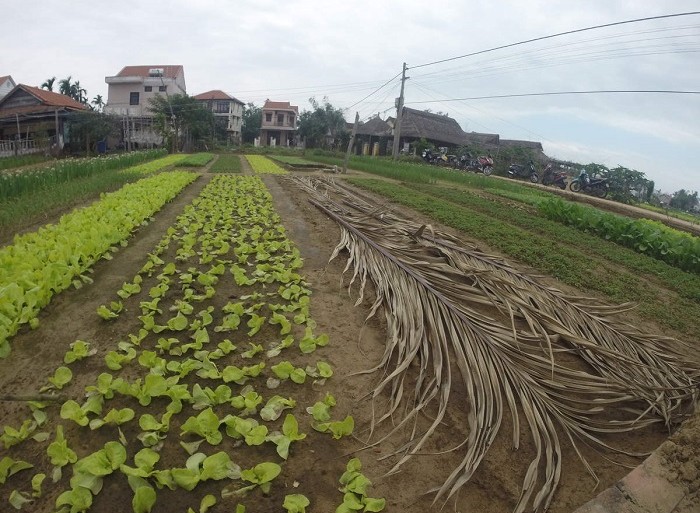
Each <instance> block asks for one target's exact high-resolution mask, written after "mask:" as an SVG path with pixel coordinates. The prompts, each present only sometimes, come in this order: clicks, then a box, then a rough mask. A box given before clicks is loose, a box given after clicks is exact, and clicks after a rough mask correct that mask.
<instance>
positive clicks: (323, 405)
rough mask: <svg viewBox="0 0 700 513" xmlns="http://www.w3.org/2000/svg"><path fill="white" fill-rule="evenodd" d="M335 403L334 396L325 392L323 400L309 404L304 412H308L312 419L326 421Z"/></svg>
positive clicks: (329, 417)
mask: <svg viewBox="0 0 700 513" xmlns="http://www.w3.org/2000/svg"><path fill="white" fill-rule="evenodd" d="M335 404H336V402H335V397H333V396H332V395H331V394H328V393H327V394H326V396H325V397H324V398H323V401H317V402H316V403H315V404H314V405H313V406H309V407H308V408H306V412H307V413H308V414H310V415H311V416H312V417H313V418H314V420H316V421H318V422H326V421H329V420H331V408H332V407H333V406H335Z"/></svg>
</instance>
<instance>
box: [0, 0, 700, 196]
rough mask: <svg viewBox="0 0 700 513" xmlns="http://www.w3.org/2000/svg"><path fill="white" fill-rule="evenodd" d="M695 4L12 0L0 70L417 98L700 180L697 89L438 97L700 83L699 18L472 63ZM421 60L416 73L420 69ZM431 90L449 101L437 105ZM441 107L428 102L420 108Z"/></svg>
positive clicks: (482, 125)
mask: <svg viewBox="0 0 700 513" xmlns="http://www.w3.org/2000/svg"><path fill="white" fill-rule="evenodd" d="M689 11H700V1H698V0H692V1H691V0H667V1H664V2H660V1H658V0H626V1H622V0H619V1H618V0H586V1H578V2H575V1H573V0H518V1H515V0H511V1H505V0H501V1H493V0H470V1H469V2H465V1H454V0H453V1H443V0H434V1H431V2H425V1H423V0H401V1H389V0H385V1H376V0H374V1H366V0H355V1H353V2H333V1H328V0H326V1H310V0H309V1H307V0H287V1H285V2H279V1H271V0H236V1H233V0H231V1H224V0H197V1H194V0H193V1H184V0H168V1H162V0H148V1H143V0H138V1H136V0H121V1H120V2H116V3H115V2H112V1H109V2H107V1H100V0H90V1H87V0H72V1H71V2H68V3H66V2H58V1H42V0H30V1H28V2H4V4H3V16H2V21H0V48H1V49H2V50H3V51H2V53H1V54H0V55H1V57H0V75H5V74H9V75H12V77H13V78H14V79H15V81H16V82H18V83H25V84H29V85H35V86H38V85H40V84H41V83H42V82H43V81H44V80H45V79H46V78H49V77H52V76H56V77H57V78H58V79H59V80H60V79H61V78H65V77H66V76H69V75H70V76H72V77H73V78H74V79H78V80H80V83H81V85H82V86H83V87H85V88H86V89H87V91H88V94H89V95H90V98H93V97H94V96H95V95H97V94H101V95H102V96H103V97H104V98H105V99H106V98H107V85H106V84H105V82H104V77H105V76H112V75H116V74H117V73H118V72H119V71H120V70H121V68H122V67H123V66H126V65H158V64H182V65H183V66H184V68H185V78H186V82H187V92H188V93H189V94H191V95H194V94H198V93H201V92H204V91H208V90H211V89H222V90H224V91H226V92H228V93H230V94H232V95H234V96H235V97H237V98H239V99H240V100H242V101H244V102H246V103H247V102H254V103H255V104H257V105H261V104H262V102H264V100H265V99H266V98H269V99H271V100H276V101H287V100H288V101H291V102H292V103H293V104H296V105H299V107H300V109H302V110H303V109H308V108H309V103H308V98H309V97H311V96H314V97H316V98H317V99H318V100H322V98H323V97H324V96H327V97H328V99H329V101H330V103H331V104H333V105H334V106H336V107H341V108H348V107H351V106H352V108H351V109H349V110H348V112H347V115H346V118H347V119H348V120H349V121H350V120H352V119H354V113H355V111H356V110H358V111H359V112H360V116H361V117H362V118H367V117H369V116H371V115H372V114H377V113H381V116H382V118H385V117H386V116H387V115H395V111H393V109H392V107H393V105H394V98H395V97H396V96H398V87H399V82H398V80H394V81H392V82H391V83H390V84H389V85H387V86H386V87H385V88H383V89H381V90H380V91H378V92H377V93H375V94H374V95H372V96H370V97H369V98H368V99H367V100H365V101H363V102H361V103H359V104H358V105H355V106H353V104H355V103H356V102H358V101H359V100H361V99H362V98H364V97H365V96H367V95H369V94H370V93H372V92H373V91H375V90H376V89H377V88H378V87H379V86H381V85H382V84H383V83H385V82H386V81H388V80H389V79H391V78H392V77H394V76H395V75H397V74H398V73H399V72H400V71H401V66H402V63H403V62H404V61H405V62H406V63H407V64H408V66H409V71H408V76H409V77H410V78H409V80H408V81H407V82H406V102H407V106H409V107H413V108H418V109H431V110H432V111H433V112H438V111H440V112H446V113H449V115H450V116H451V117H454V118H455V119H456V120H457V121H458V122H459V123H460V125H461V126H462V128H463V129H464V130H466V131H475V132H488V133H498V134H500V136H501V138H505V139H527V140H534V141H541V142H542V144H543V145H544V150H545V153H547V154H548V155H550V156H552V157H556V158H560V159H569V160H574V161H576V162H599V163H603V164H606V165H608V166H610V167H614V166H616V165H622V166H625V167H628V168H632V169H637V170H639V171H643V172H644V173H646V175H647V177H648V178H650V179H653V180H655V181H656V184H657V188H661V189H663V190H664V191H669V192H670V191H675V190H678V189H680V188H686V189H690V190H700V121H699V120H700V95H660V94H654V95H651V94H629V95H589V96H583V95H572V96H546V97H525V98H502V99H489V100H484V99H482V100H464V101H444V100H446V99H454V98H472V97H476V96H491V95H505V94H520V93H539V92H549V91H566V90H595V89H624V90H630V89H673V90H688V91H690V90H695V91H697V90H700V53H699V52H700V16H698V15H694V16H684V17H678V18H673V19H667V20H658V21H650V22H642V23H635V24H629V25H621V26H617V27H611V28H606V29H599V30H594V31H588V32H582V33H579V34H574V35H569V36H563V37H558V38H554V39H549V40H545V41H541V42H537V43H531V44H526V45H520V46H516V47H513V48H509V49H505V50H499V51H494V52H489V53H485V54H482V55H478V56H473V57H467V58H463V59H458V60H454V61H450V62H447V63H444V64H439V65H430V66H424V67H417V66H420V65H421V64H425V63H430V62H433V61H436V60H441V59H447V58H450V57H455V56H459V55H464V54H467V53H472V52H477V51H480V50H486V49H489V48H493V47H496V46H501V45H507V44H510V43H515V42H518V41H522V40H526V39H531V38H537V37H540V36H545V35H549V34H554V33H558V32H564V31H568V30H575V29H578V28H583V27H587V26H592V25H599V24H605V23H612V22H616V21H622V20H628V19H633V18H642V17H649V16H658V15H663V14H672V13H681V12H689ZM411 67H414V68H413V69H410V68H411ZM435 100H440V101H439V102H435ZM421 102H433V103H421Z"/></svg>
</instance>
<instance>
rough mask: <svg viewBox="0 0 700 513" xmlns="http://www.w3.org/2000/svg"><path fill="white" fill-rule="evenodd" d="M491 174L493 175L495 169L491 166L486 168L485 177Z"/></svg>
mask: <svg viewBox="0 0 700 513" xmlns="http://www.w3.org/2000/svg"><path fill="white" fill-rule="evenodd" d="M491 173H493V168H492V167H491V166H486V167H485V168H484V176H491Z"/></svg>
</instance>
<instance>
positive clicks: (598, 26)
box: [408, 11, 700, 69]
mask: <svg viewBox="0 0 700 513" xmlns="http://www.w3.org/2000/svg"><path fill="white" fill-rule="evenodd" d="M697 14H700V11H691V12H682V13H675V14H664V15H661V16H648V17H646V18H635V19H632V20H624V21H616V22H614V23H604V24H602V25H593V26H591V27H585V28H580V29H575V30H567V31H566V32H558V33H556V34H550V35H548V36H541V37H536V38H533V39H526V40H524V41H518V42H517V43H510V44H507V45H501V46H496V47H493V48H489V49H487V50H479V51H478V52H471V53H467V54H464V55H458V56H456V57H450V58H448V59H440V60H437V61H433V62H426V63H424V64H419V65H417V66H410V67H409V68H408V69H416V68H423V67H425V66H432V65H434V64H441V63H443V62H450V61H456V60H458V59H464V58H465V57H473V56H474V55H481V54H484V53H487V52H493V51H496V50H502V49H504V48H511V47H513V46H518V45H523V44H527V43H534V42H535V41H542V40H545V39H552V38H554V37H560V36H565V35H569V34H577V33H579V32H586V31H589V30H595V29H600V28H606V27H615V26H618V25H626V24H630V23H639V22H642V21H652V20H661V19H666V18H677V17H680V16H693V15H697Z"/></svg>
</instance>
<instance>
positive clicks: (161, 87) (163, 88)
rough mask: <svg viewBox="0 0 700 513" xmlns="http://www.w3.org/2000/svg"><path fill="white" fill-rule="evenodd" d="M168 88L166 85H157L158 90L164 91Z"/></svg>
mask: <svg viewBox="0 0 700 513" xmlns="http://www.w3.org/2000/svg"><path fill="white" fill-rule="evenodd" d="M167 90H168V86H158V91H159V92H161V93H164V92H165V91H167Z"/></svg>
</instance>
